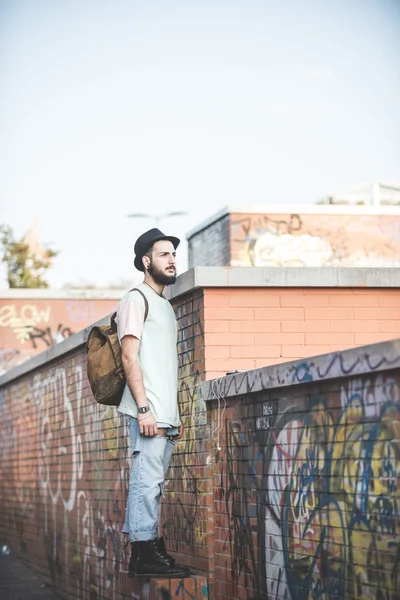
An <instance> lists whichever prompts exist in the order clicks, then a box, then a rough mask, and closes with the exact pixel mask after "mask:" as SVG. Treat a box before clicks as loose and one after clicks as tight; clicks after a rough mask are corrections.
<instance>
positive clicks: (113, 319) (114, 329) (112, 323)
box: [111, 288, 149, 331]
mask: <svg viewBox="0 0 400 600" xmlns="http://www.w3.org/2000/svg"><path fill="white" fill-rule="evenodd" d="M130 292H139V294H140V295H141V296H143V300H144V321H143V323H145V322H146V319H147V316H148V314H149V301H148V300H147V298H146V296H145V295H144V294H143V292H142V290H139V288H132V289H131V290H129V292H128V293H130ZM116 317H117V312H116V311H115V313H113V315H112V316H111V328H112V329H113V331H117V324H116V322H115V319H116Z"/></svg>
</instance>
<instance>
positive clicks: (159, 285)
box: [144, 273, 165, 296]
mask: <svg viewBox="0 0 400 600" xmlns="http://www.w3.org/2000/svg"><path fill="white" fill-rule="evenodd" d="M144 283H146V284H147V285H148V286H149V287H151V289H152V290H153V291H154V292H155V293H156V294H158V295H159V296H162V294H163V291H164V288H165V285H163V284H162V283H156V282H155V281H154V279H153V278H152V277H151V276H150V275H148V274H147V273H146V275H145V278H144Z"/></svg>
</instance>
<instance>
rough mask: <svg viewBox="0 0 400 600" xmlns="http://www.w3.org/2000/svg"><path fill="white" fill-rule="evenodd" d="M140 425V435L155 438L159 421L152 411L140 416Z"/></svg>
mask: <svg viewBox="0 0 400 600" xmlns="http://www.w3.org/2000/svg"><path fill="white" fill-rule="evenodd" d="M138 423H139V429H140V435H148V436H154V435H157V433H158V429H157V421H156V420H155V418H154V416H153V414H152V412H151V411H149V412H147V413H145V414H144V415H141V414H139V415H138Z"/></svg>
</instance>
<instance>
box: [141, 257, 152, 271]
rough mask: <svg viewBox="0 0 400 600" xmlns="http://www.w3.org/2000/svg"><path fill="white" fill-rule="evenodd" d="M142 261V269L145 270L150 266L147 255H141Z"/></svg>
mask: <svg viewBox="0 0 400 600" xmlns="http://www.w3.org/2000/svg"><path fill="white" fill-rule="evenodd" d="M142 263H143V266H144V270H145V271H147V269H148V268H149V266H150V259H149V257H148V256H142Z"/></svg>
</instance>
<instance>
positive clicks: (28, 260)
mask: <svg viewBox="0 0 400 600" xmlns="http://www.w3.org/2000/svg"><path fill="white" fill-rule="evenodd" d="M0 236H1V237H0V242H1V245H2V253H3V257H2V261H3V262H4V263H6V265H7V279H8V284H9V286H10V288H47V287H49V284H48V283H47V281H46V280H45V279H44V275H45V273H46V270H47V269H48V268H49V267H51V263H52V259H53V258H54V257H55V256H57V254H58V252H56V251H55V250H52V249H51V248H48V247H46V248H43V250H42V251H41V252H40V254H38V253H36V254H35V252H34V251H33V250H32V249H31V248H30V246H29V244H27V243H26V242H25V239H24V238H21V239H20V240H16V239H15V238H14V234H13V230H12V229H11V227H8V226H5V225H1V226H0Z"/></svg>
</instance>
